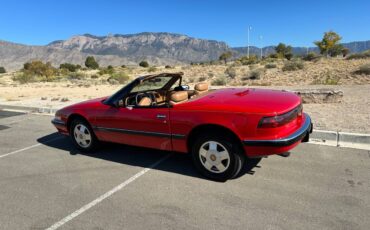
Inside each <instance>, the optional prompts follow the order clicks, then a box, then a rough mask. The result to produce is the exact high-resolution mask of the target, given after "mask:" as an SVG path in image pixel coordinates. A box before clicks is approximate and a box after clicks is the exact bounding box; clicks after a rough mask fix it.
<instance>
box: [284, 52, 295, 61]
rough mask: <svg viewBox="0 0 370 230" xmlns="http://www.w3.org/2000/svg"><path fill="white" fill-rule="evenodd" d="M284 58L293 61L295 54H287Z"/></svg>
mask: <svg viewBox="0 0 370 230" xmlns="http://www.w3.org/2000/svg"><path fill="white" fill-rule="evenodd" d="M284 57H285V58H286V59H287V60H290V59H292V57H293V54H292V53H287V54H285V55H284Z"/></svg>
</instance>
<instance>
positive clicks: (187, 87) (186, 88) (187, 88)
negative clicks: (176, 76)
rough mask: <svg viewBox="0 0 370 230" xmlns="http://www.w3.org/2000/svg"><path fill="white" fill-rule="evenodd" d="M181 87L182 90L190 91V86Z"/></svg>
mask: <svg viewBox="0 0 370 230" xmlns="http://www.w3.org/2000/svg"><path fill="white" fill-rule="evenodd" d="M181 87H182V89H183V90H189V89H190V86H188V85H182V86H181Z"/></svg>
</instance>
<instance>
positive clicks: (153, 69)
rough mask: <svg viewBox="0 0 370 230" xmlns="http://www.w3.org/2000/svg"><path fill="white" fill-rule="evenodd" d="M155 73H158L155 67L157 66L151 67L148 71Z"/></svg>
mask: <svg viewBox="0 0 370 230" xmlns="http://www.w3.org/2000/svg"><path fill="white" fill-rule="evenodd" d="M155 71H157V67H155V66H151V67H149V69H148V72H155Z"/></svg>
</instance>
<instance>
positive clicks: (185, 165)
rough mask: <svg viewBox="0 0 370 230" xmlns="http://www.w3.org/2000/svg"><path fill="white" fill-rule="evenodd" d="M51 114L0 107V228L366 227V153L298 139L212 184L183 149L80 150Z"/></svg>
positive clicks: (369, 208) (369, 157)
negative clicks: (283, 153)
mask: <svg viewBox="0 0 370 230" xmlns="http://www.w3.org/2000/svg"><path fill="white" fill-rule="evenodd" d="M13 115H14V116H13ZM50 120H51V117H50V116H41V115H32V114H12V113H7V114H6V115H5V114H4V111H0V189H1V190H0V204H1V205H0V228H1V229H47V228H50V229H56V228H60V229H369V226H370V218H369V213H370V152H369V151H364V150H355V149H348V148H347V149H346V148H336V147H326V146H320V145H312V144H302V145H300V146H299V147H298V148H296V149H295V150H294V151H293V152H292V154H291V156H290V157H286V158H285V157H280V156H273V157H269V158H264V159H262V160H261V161H260V162H251V163H250V164H248V165H247V167H246V168H245V169H244V175H242V176H240V177H239V178H237V179H234V180H229V181H227V182H225V183H218V182H213V181H209V180H207V179H204V178H202V177H201V176H200V175H199V174H198V173H197V172H196V171H195V169H194V168H193V166H192V163H191V160H190V158H189V157H188V156H186V155H181V154H173V153H168V152H160V151H155V150H150V149H143V148H135V147H129V146H122V145H113V144H105V145H104V147H103V148H102V149H101V150H100V151H98V152H97V153H95V154H82V153H79V152H77V151H76V150H75V149H74V148H73V147H72V145H71V143H70V141H69V139H68V138H65V137H62V136H60V135H59V134H57V133H55V129H54V127H53V126H52V125H51V124H50Z"/></svg>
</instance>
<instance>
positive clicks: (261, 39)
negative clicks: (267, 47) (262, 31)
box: [260, 35, 263, 60]
mask: <svg viewBox="0 0 370 230" xmlns="http://www.w3.org/2000/svg"><path fill="white" fill-rule="evenodd" d="M262 39H263V37H262V35H260V42H261V60H262V53H263V47H262Z"/></svg>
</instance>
